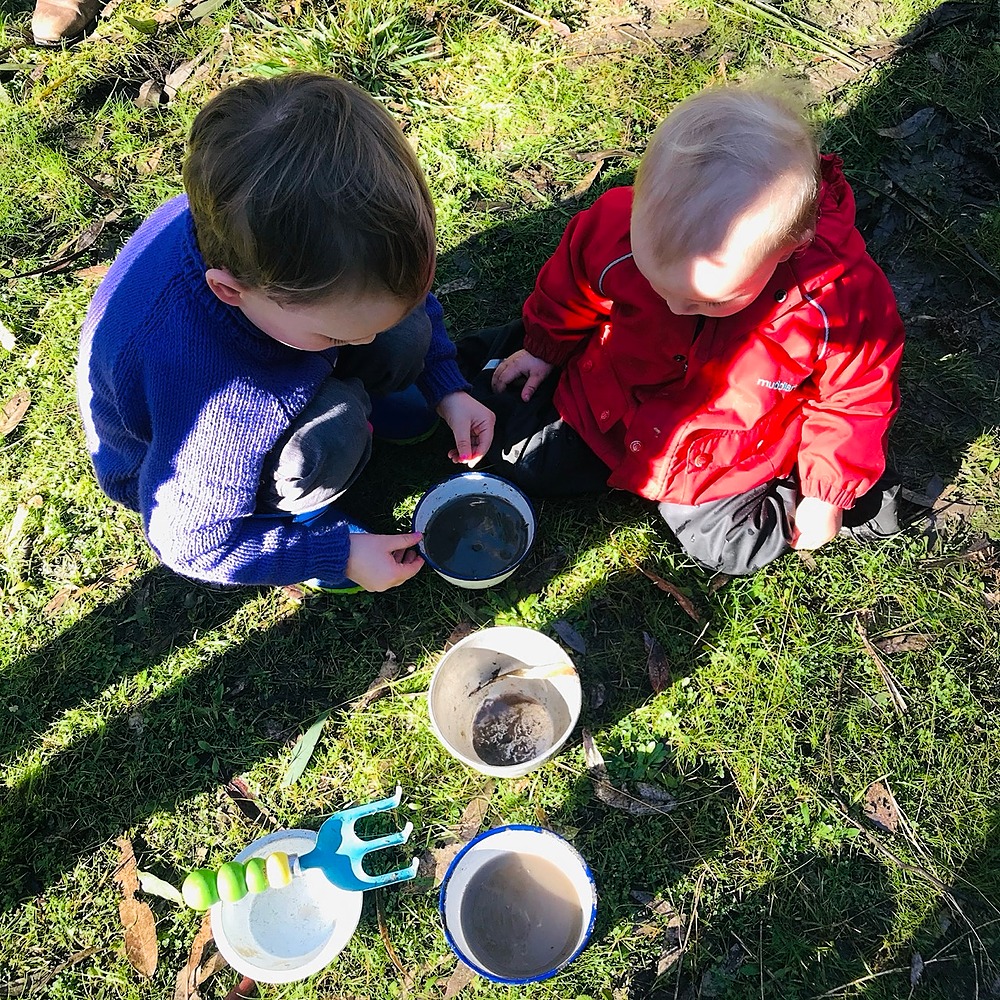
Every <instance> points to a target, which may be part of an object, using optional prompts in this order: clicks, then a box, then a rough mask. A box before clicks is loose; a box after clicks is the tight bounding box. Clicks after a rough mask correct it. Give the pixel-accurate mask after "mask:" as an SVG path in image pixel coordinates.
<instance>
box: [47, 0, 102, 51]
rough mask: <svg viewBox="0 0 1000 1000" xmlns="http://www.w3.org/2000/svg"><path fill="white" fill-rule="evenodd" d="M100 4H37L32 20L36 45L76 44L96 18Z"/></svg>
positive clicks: (89, 0) (59, 0)
mask: <svg viewBox="0 0 1000 1000" xmlns="http://www.w3.org/2000/svg"><path fill="white" fill-rule="evenodd" d="M100 6H101V0H37V2H36V3H35V13H34V14H33V15H32V17H31V33H32V35H34V38H35V44H36V45H46V46H52V45H63V44H68V43H70V42H75V41H78V40H79V39H80V38H81V37H82V36H83V32H84V30H85V29H86V28H87V26H88V25H90V24H91V23H92V22H93V21H94V20H95V19H96V17H97V12H98V10H99V9H100Z"/></svg>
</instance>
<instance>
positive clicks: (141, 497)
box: [77, 195, 467, 585]
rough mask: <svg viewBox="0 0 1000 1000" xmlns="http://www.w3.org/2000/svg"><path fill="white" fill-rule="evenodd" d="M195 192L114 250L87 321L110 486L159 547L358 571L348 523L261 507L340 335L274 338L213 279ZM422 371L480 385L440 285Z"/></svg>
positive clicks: (96, 435) (215, 560)
mask: <svg viewBox="0 0 1000 1000" xmlns="http://www.w3.org/2000/svg"><path fill="white" fill-rule="evenodd" d="M205 269H206V268H205V263H204V261H203V259H202V257H201V254H200V252H199V251H198V247H197V243H196V241H195V236H194V225H193V221H192V219H191V213H190V211H189V210H188V204H187V198H186V197H185V196H184V195H181V196H179V197H177V198H173V199H171V200H170V201H168V202H166V204H164V205H161V206H160V208H158V209H157V210H156V211H155V212H154V213H153V214H152V215H151V216H150V217H149V218H148V219H147V220H146V221H145V222H144V223H143V224H142V225H141V226H140V227H139V229H138V230H137V231H136V233H135V234H134V235H133V236H132V238H131V239H130V240H129V241H128V243H127V244H126V245H125V247H124V249H123V250H122V252H121V253H120V254H119V256H118V258H117V259H116V260H115V262H114V263H113V264H112V266H111V269H110V270H109V271H108V275H107V277H106V278H105V279H104V281H103V282H102V283H101V286H100V287H99V288H98V290H97V294H96V295H95V296H94V299H93V301H92V302H91V304H90V309H89V310H88V312H87V318H86V321H85V322H84V326H83V334H82V339H81V346H80V362H79V368H78V371H77V393H78V398H79V403H80V410H81V413H82V415H83V422H84V429H85V431H86V436H87V445H88V448H89V450H90V454H91V458H92V459H93V463H94V470H95V472H96V473H97V478H98V481H99V482H100V484H101V488H102V489H103V490H104V491H105V492H106V493H107V494H108V496H109V497H111V498H112V499H113V500H116V501H118V502H119V503H121V504H124V505H125V506H126V507H129V508H131V509H132V510H135V511H138V512H139V513H140V514H141V515H142V521H143V527H144V529H145V532H146V537H147V538H148V539H149V544H150V545H151V546H152V548H153V550H154V552H156V554H157V556H159V558H160V559H161V560H162V561H163V562H164V563H166V565H168V566H170V567H171V568H172V569H174V570H176V571H177V572H178V573H181V574H183V575H185V576H189V577H193V578H195V579H200V580H207V581H211V582H215V583H243V584H277V585H281V584H289V583H296V582H298V581H301V580H307V579H310V578H313V577H319V578H321V579H327V580H336V579H340V578H341V577H343V575H344V568H345V566H346V563H347V556H348V551H349V533H348V527H347V523H346V521H345V520H343V519H339V518H337V517H330V516H326V517H324V518H323V519H322V523H321V524H320V525H313V526H310V525H308V524H305V525H302V524H295V523H291V522H290V521H286V520H285V519H274V520H271V519H264V518H254V517H252V516H251V515H253V513H254V509H255V503H256V497H257V490H258V487H259V485H260V477H261V471H262V469H263V465H264V458H265V456H266V454H267V452H268V451H269V450H270V449H271V448H272V447H273V446H274V445H275V443H276V442H277V441H278V439H279V438H280V437H281V435H282V433H283V432H284V431H285V430H286V429H287V427H288V425H289V423H290V422H291V420H292V419H293V418H294V417H295V416H296V415H297V414H298V413H299V412H300V411H301V410H302V408H303V407H304V406H305V405H306V403H307V402H308V401H309V399H310V398H311V397H312V395H313V394H314V393H315V391H316V389H317V388H318V386H319V384H320V383H321V382H322V381H323V379H324V378H326V377H327V376H328V375H329V374H330V372H331V371H332V369H333V366H334V365H335V363H336V358H337V350H336V348H331V349H330V350H327V351H321V352H307V351H297V350H295V349H293V348H290V347H286V346H285V345H284V344H279V343H278V342H277V341H275V340H272V339H271V338H270V337H268V336H266V335H265V334H264V333H262V332H261V331H260V330H258V329H257V327H255V326H254V325H253V324H252V323H251V322H250V321H249V320H248V319H247V318H246V317H245V316H244V315H243V313H242V312H240V310H239V309H236V308H234V307H232V306H227V305H225V304H224V303H222V302H220V301H219V300H218V299H217V298H216V297H215V295H214V294H213V293H212V292H211V290H210V289H209V287H208V285H207V284H206V283H205ZM426 308H427V313H428V315H429V317H430V319H431V324H432V328H433V334H432V338H431V345H430V348H429V350H428V353H427V357H426V360H425V363H424V371H423V374H422V375H421V377H420V379H419V380H418V383H417V384H418V385H419V387H420V389H421V391H422V392H423V393H424V395H425V396H426V397H427V399H428V401H429V402H430V403H431V404H432V405H435V404H436V403H438V402H439V401H440V400H441V399H442V398H443V397H444V396H446V395H447V394H448V393H450V392H454V391H456V390H459V389H463V388H465V387H466V384H467V383H466V382H465V380H464V379H463V378H462V376H461V374H460V373H459V371H458V368H457V366H456V364H455V361H454V358H455V348H454V346H453V345H452V343H451V342H450V340H449V339H448V335H447V333H446V331H445V328H444V321H443V314H442V311H441V306H440V304H439V303H438V301H437V300H436V299H435V298H434V297H433V296H432V295H428V297H427V304H426Z"/></svg>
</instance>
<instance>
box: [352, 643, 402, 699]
mask: <svg viewBox="0 0 1000 1000" xmlns="http://www.w3.org/2000/svg"><path fill="white" fill-rule="evenodd" d="M401 669H402V666H401V665H400V664H399V663H397V662H396V654H395V653H394V652H393V651H392V650H391V649H387V650H386V651H385V659H384V660H383V661H382V666H381V667H380V668H379V672H378V674H377V675H376V676H375V680H373V681H372V682H371V684H369V685H368V690H367V691H365V693H364V694H363V695H362V696H361V697H360V698H356V699H355V700H354V701H352V702H351V711H353V712H363V711H364V710H365V709H366V708H367V707H368V706H369V705H371V704H372V703H373V702H376V701H378V700H379V698H381V697H382V696H383V695H385V694H387V693H388V692H389V690H390V688H391V687H392V682H393V681H394V680H395V679H396V678H397V677H398V676H399V672H400V670H401Z"/></svg>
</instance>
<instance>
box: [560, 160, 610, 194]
mask: <svg viewBox="0 0 1000 1000" xmlns="http://www.w3.org/2000/svg"><path fill="white" fill-rule="evenodd" d="M603 169H604V160H598V161H597V162H596V163H595V164H594V165H593V166H592V167H591V168H590V169H589V170H588V171H587V172H586V174H584V176H583V178H582V179H581V180H580V181H579V182H578V183H577V184H576V185H575V186H574V187H573V190H572V191H570V193H569V194H567V195H564V196H563V199H562V200H563V201H572V200H573V199H574V198H579V197H580V196H581V195H584V194H586V193H587V192H588V191H589V190H590V189H591V188H592V187H593V185H594V181H596V180H597V178H598V177H600V176H601V171H602V170H603Z"/></svg>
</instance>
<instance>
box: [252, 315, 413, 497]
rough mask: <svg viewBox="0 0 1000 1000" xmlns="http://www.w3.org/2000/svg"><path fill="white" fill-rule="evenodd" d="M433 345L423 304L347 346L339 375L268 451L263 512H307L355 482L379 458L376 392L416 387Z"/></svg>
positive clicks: (339, 360)
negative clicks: (373, 418)
mask: <svg viewBox="0 0 1000 1000" xmlns="http://www.w3.org/2000/svg"><path fill="white" fill-rule="evenodd" d="M430 342H431V321H430V319H429V317H428V316H427V311H426V310H425V309H424V306H423V304H422V303H421V304H420V305H419V306H418V307H417V308H416V309H414V310H413V312H411V313H410V314H409V315H408V316H406V317H405V318H404V319H403V320H402V321H401V322H400V323H398V324H397V325H396V326H394V327H391V328H390V329H388V330H386V331H385V332H384V333H380V334H379V335H378V336H377V337H376V338H375V339H374V340H373V341H372V342H371V343H370V344H364V345H361V346H358V347H342V348H340V350H339V352H338V354H337V364H336V367H335V368H334V370H333V373H332V374H331V375H330V376H329V377H328V378H326V379H324V381H323V382H322V383H321V385H320V387H319V389H317V391H316V393H315V394H314V395H313V397H312V399H311V400H310V401H309V402H308V403H307V404H306V406H305V407H304V408H303V410H302V411H301V413H299V414H298V415H297V416H296V417H295V419H294V420H293V421H292V422H291V424H289V426H288V429H287V430H286V431H285V433H284V434H283V435H282V436H281V438H279V440H278V442H277V443H276V444H275V446H274V447H273V448H272V449H271V450H270V451H269V452H268V454H267V456H266V458H265V460H264V468H263V471H262V473H261V481H260V487H259V489H258V492H257V512H258V513H260V514H272V513H278V512H282V513H288V514H304V513H306V512H307V511H310V510H316V509H318V508H320V507H324V506H326V505H327V504H328V503H330V502H331V501H333V500H336V498H337V497H339V496H341V494H343V493H344V492H345V491H346V490H347V489H348V488H349V487H350V486H352V485H353V484H354V482H355V480H356V479H357V478H358V476H359V475H360V474H361V471H362V469H364V467H365V466H366V465H367V464H368V459H369V458H370V457H371V452H372V433H371V425H370V424H369V422H368V418H369V416H370V415H371V410H372V400H371V397H373V396H374V397H379V396H387V395H388V394H389V393H391V392H396V391H397V390H399V389H405V388H406V387H407V386H410V385H412V384H413V382H414V381H415V380H416V378H417V376H418V375H419V374H420V373H421V372H422V371H423V368H424V358H425V357H426V355H427V349H428V348H429V347H430Z"/></svg>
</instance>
